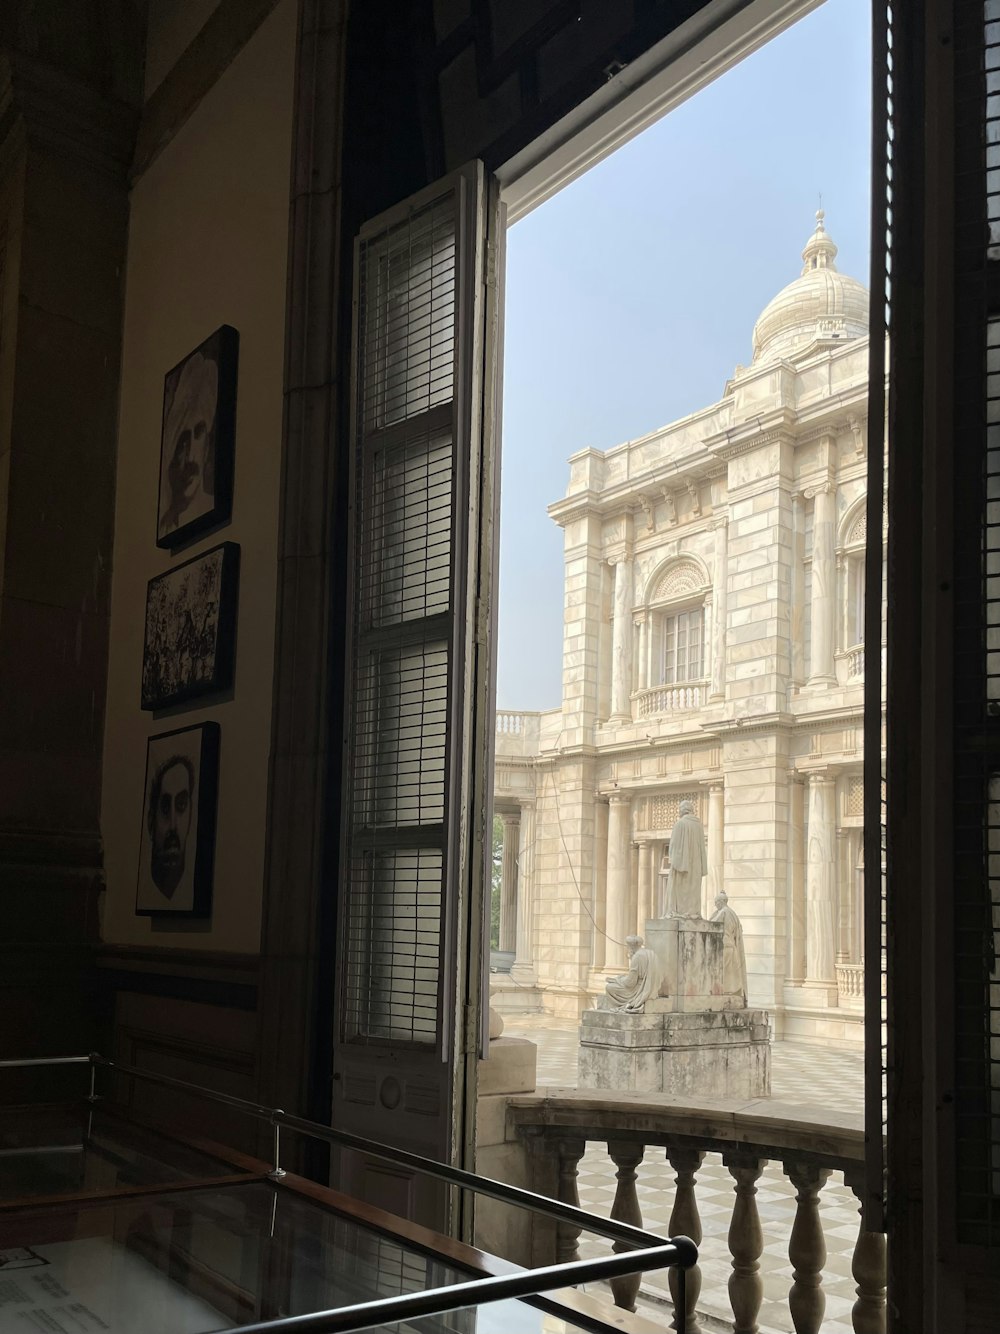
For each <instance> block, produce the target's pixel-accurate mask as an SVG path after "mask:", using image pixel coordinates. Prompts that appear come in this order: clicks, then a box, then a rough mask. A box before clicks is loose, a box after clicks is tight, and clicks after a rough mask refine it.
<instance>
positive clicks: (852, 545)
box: [839, 500, 868, 679]
mask: <svg viewBox="0 0 1000 1334" xmlns="http://www.w3.org/2000/svg"><path fill="white" fill-rule="evenodd" d="M867 537H868V518H867V511H866V509H865V502H864V500H862V501H860V502H859V505H858V506H856V507H855V510H854V511H853V515H852V516H849V517H848V521H847V524H846V526H845V528H844V529H842V539H841V543H840V550H839V563H840V566H841V569H842V570H843V575H844V582H843V589H842V597H843V604H842V605H843V628H842V631H841V638H842V643H841V649H842V652H843V653H844V654H846V656H847V674H848V678H849V679H854V678H858V677H863V676H864V671H865V654H864V645H865V542H866V541H867Z"/></svg>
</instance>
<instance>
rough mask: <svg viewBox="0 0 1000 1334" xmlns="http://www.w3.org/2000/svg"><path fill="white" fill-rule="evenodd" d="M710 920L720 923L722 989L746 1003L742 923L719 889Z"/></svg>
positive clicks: (745, 967) (723, 891) (745, 969)
mask: <svg viewBox="0 0 1000 1334" xmlns="http://www.w3.org/2000/svg"><path fill="white" fill-rule="evenodd" d="M710 920H711V921H713V922H721V923H722V990H723V992H724V993H725V994H726V995H727V996H738V997H739V998H740V1005H746V1003H747V956H746V951H745V950H744V948H743V924H742V923H741V921H740V919H739V918H738V917H737V915H736V913H735V912H734V911H733V909H732V908H730V906H729V895H728V894H727V893H726V891H725V890H724V889H720V890H719V892H718V894H716V896H715V912H714V913H713V914H712V916H711V919H710Z"/></svg>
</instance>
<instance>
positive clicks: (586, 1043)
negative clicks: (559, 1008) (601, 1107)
mask: <svg viewBox="0 0 1000 1334" xmlns="http://www.w3.org/2000/svg"><path fill="white" fill-rule="evenodd" d="M727 999H731V998H727ZM578 1085H579V1087H580V1088H581V1089H616V1090H619V1091H622V1090H626V1089H627V1090H629V1091H630V1092H634V1093H668V1094H670V1095H671V1096H673V1097H677V1098H697V1097H711V1098H764V1097H769V1096H770V1093H771V1025H770V1021H769V1016H768V1013H767V1011H766V1010H749V1009H739V1010H737V1009H725V1010H723V1009H714V1010H702V1011H701V1012H699V1013H691V1012H683V1011H682V1012H677V1011H676V1010H674V1009H673V1006H672V1003H671V1001H669V1000H653V1001H647V1002H646V1008H645V1011H644V1013H642V1014H622V1013H621V1012H618V1011H614V1010H586V1011H585V1012H584V1014H583V1018H582V1020H581V1023H580V1071H579V1078H578Z"/></svg>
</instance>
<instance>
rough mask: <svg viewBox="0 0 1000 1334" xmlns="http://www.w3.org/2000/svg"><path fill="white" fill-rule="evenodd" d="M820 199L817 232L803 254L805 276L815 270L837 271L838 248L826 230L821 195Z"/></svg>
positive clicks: (817, 212) (810, 239)
mask: <svg viewBox="0 0 1000 1334" xmlns="http://www.w3.org/2000/svg"><path fill="white" fill-rule="evenodd" d="M819 198H820V207H819V208H818V209H817V210H816V230H815V231H814V232H813V234H812V236H810V238H809V240H808V241H807V242H806V248H805V250H803V252H802V272H803V273H804V274H806V273H809V272H811V270H813V269H833V270H834V272H836V269H837V266H836V264H834V262H833V261H834V260H835V259H836V257H837V247H836V246H835V245H834V243H833V241H832V239H831V237H830V235H829V233H828V232H827V230H826V212H825V210H824V209H823V196H822V195H820V197H819Z"/></svg>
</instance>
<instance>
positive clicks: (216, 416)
mask: <svg viewBox="0 0 1000 1334" xmlns="http://www.w3.org/2000/svg"><path fill="white" fill-rule="evenodd" d="M239 341H240V336H239V334H238V333H237V332H236V330H235V329H233V328H231V327H230V326H229V325H228V324H223V325H221V326H220V328H218V329H216V331H215V333H213V334H211V335H210V336H209V337H208V338H206V339H205V341H204V342H203V343H202V344H201V345H200V346H199V347H196V348H195V350H194V351H193V352H190V353H188V355H187V356H186V357H185V358H184V360H183V361H181V362H179V363H178V364H177V365H176V366H175V367H174V368H173V370H171V371H168V372H167V374H166V376H165V378H164V382H163V418H162V426H161V432H160V493H159V505H158V509H157V524H156V545H157V546H158V547H177V546H180V545H181V544H183V543H184V542H188V541H190V540H191V538H193V537H197V536H198V534H199V533H203V532H205V531H206V529H209V528H213V527H215V526H216V525H218V524H220V523H225V522H226V521H227V520H228V519H229V518H230V516H231V514H232V509H233V448H234V441H235V433H236V369H237V362H238V359H239Z"/></svg>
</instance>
